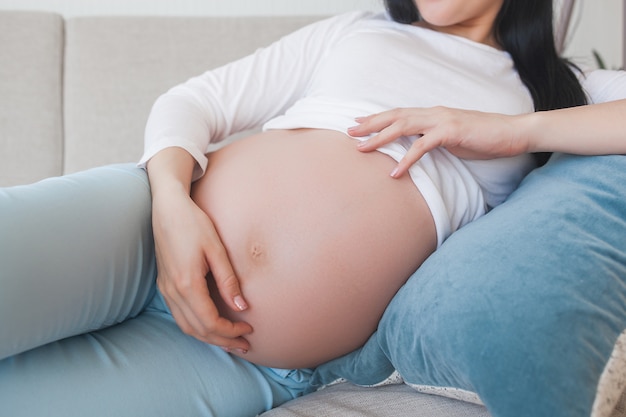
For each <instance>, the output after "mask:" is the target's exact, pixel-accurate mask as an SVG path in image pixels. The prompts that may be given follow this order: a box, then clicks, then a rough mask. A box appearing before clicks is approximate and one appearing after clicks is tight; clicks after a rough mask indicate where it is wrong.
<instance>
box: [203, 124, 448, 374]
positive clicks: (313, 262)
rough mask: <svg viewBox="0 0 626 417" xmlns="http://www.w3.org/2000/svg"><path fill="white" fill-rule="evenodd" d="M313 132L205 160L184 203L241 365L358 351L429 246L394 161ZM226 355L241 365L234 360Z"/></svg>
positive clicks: (424, 220) (282, 363) (288, 134)
mask: <svg viewBox="0 0 626 417" xmlns="http://www.w3.org/2000/svg"><path fill="white" fill-rule="evenodd" d="M354 146H355V141H354V139H351V138H349V137H348V136H346V135H344V134H342V133H339V132H331V131H324V130H297V131H269V132H266V133H263V134H260V135H257V136H254V137H250V138H247V139H243V140H241V141H239V142H236V143H235V144H232V145H229V146H227V147H226V148H224V149H222V150H220V151H218V152H215V153H214V154H212V155H211V156H210V160H209V168H208V170H207V173H206V174H205V176H204V177H203V178H202V179H201V180H199V181H198V182H196V183H195V184H194V186H193V188H192V198H193V199H194V201H195V202H196V203H197V204H198V206H199V207H200V208H201V209H202V210H203V211H205V212H206V213H207V214H208V215H209V217H210V218H211V220H212V222H213V224H214V225H215V227H216V229H217V231H218V233H219V237H220V239H221V241H222V243H223V244H224V247H225V248H226V250H227V253H228V257H229V259H230V262H231V265H232V266H233V269H234V272H235V275H236V276H237V277H238V278H239V283H240V286H241V290H242V292H243V293H244V294H245V295H246V300H247V302H248V306H249V308H248V309H247V310H245V311H242V312H237V311H235V310H234V309H232V308H229V307H228V306H226V305H225V304H224V301H222V298H221V297H219V293H218V291H217V289H216V288H215V286H214V284H212V285H210V287H209V292H210V293H211V294H215V296H214V297H213V298H214V301H215V303H216V305H217V307H218V310H219V312H220V315H222V316H224V317H226V318H228V319H230V320H232V321H245V322H246V323H249V324H250V325H251V326H252V328H253V329H254V330H253V332H252V333H250V334H247V335H246V336H245V338H246V339H247V341H248V342H249V343H250V349H249V351H248V352H247V354H246V355H245V356H244V357H245V358H246V359H248V360H250V361H252V362H255V363H259V364H262V365H267V366H273V367H280V368H300V367H310V366H315V365H317V364H320V363H322V362H324V361H326V360H329V359H331V358H334V357H336V356H339V355H341V354H345V353H347V352H349V351H351V350H353V349H355V348H357V347H358V346H360V345H361V344H363V343H364V342H365V340H367V338H368V337H369V336H370V335H371V333H372V332H373V331H374V330H375V329H376V325H377V323H378V321H379V319H380V317H381V315H382V313H383V311H384V309H385V306H386V305H387V304H388V303H389V301H390V300H391V298H392V297H393V295H394V294H395V293H396V291H397V290H398V289H399V288H400V286H401V285H402V284H403V283H404V282H405V281H406V279H407V278H408V277H409V276H410V274H411V273H412V272H413V271H415V269H417V267H418V266H419V265H420V264H421V263H422V261H423V260H424V259H425V258H426V257H427V256H428V255H429V254H430V253H432V252H433V251H434V249H435V247H436V233H435V227H434V222H433V220H432V216H431V214H430V211H429V209H428V207H427V205H426V203H425V201H424V199H423V197H422V196H421V194H420V192H419V191H418V190H417V188H416V187H415V185H414V184H413V182H412V181H411V179H410V178H409V177H408V176H405V177H404V178H402V179H399V180H394V179H392V178H390V177H389V175H387V174H388V172H389V171H390V170H391V169H392V168H393V166H394V165H395V163H396V162H395V161H394V160H392V159H391V158H390V157H388V156H386V155H384V154H381V153H379V152H372V153H367V154H364V153H359V152H355V151H354ZM233 353H235V354H241V353H239V352H237V351H234V352H233Z"/></svg>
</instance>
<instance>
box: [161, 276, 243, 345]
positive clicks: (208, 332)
mask: <svg viewBox="0 0 626 417" xmlns="http://www.w3.org/2000/svg"><path fill="white" fill-rule="evenodd" d="M160 289H161V288H160ZM161 292H162V294H163V298H164V299H165V302H166V304H167V305H168V307H169V309H170V312H171V313H172V317H173V318H174V320H175V321H176V324H177V325H178V326H179V327H180V329H181V330H182V331H183V333H185V334H187V335H190V336H193V337H195V338H197V339H199V340H201V341H203V342H206V343H211V344H215V345H220V346H231V347H233V348H238V349H249V344H248V342H247V340H245V339H243V338H242V337H241V336H243V335H246V334H250V333H251V332H252V327H251V326H250V325H249V324H248V323H244V322H231V321H230V320H228V319H225V318H223V317H220V316H219V312H218V310H217V308H216V307H215V304H214V303H213V300H212V299H211V297H210V295H209V290H208V286H207V285H206V280H205V279H200V280H198V281H197V284H195V285H192V286H190V287H189V289H188V290H186V291H182V292H181V291H178V289H176V288H174V289H169V290H165V289H162V290H161ZM226 340H228V341H229V342H228V343H226Z"/></svg>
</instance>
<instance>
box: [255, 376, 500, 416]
mask: <svg viewBox="0 0 626 417" xmlns="http://www.w3.org/2000/svg"><path fill="white" fill-rule="evenodd" d="M262 416H263V417H320V416H336V417H367V416H369V417H373V416H375V417H402V416H420V417H490V416H489V413H488V412H487V410H486V409H485V407H483V406H480V405H475V404H467V403H463V402H461V401H457V400H453V399H450V398H445V397H440V396H434V395H427V394H421V393H417V392H415V391H414V390H412V389H411V388H410V387H408V386H407V385H386V386H382V387H377V388H363V387H358V386H355V385H352V384H349V383H342V384H337V385H334V386H332V387H328V388H325V389H323V390H320V391H317V392H315V393H312V394H309V395H306V396H304V397H300V398H297V399H295V400H292V401H289V402H287V403H285V404H283V405H282V406H280V407H278V408H276V409H274V410H271V411H268V412H266V413H263V414H262Z"/></svg>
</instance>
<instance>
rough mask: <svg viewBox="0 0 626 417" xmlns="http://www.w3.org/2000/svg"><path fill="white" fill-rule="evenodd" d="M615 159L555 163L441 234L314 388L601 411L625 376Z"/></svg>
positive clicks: (534, 410) (622, 210)
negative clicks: (380, 387)
mask: <svg viewBox="0 0 626 417" xmlns="http://www.w3.org/2000/svg"><path fill="white" fill-rule="evenodd" d="M625 329H626V157H624V156H600V157H579V156H571V155H554V156H553V158H552V159H551V160H550V161H549V163H548V164H547V165H546V166H544V167H542V168H540V169H537V170H535V171H534V172H532V173H531V174H530V175H529V176H528V177H527V178H526V179H525V180H524V182H523V183H522V184H521V185H520V187H519V189H518V190H517V191H516V192H515V193H513V194H512V195H511V197H510V198H509V199H508V200H507V201H506V202H505V203H504V204H502V205H501V206H499V207H497V208H496V209H494V210H493V211H492V212H490V213H489V214H487V215H486V216H484V217H483V218H481V219H479V220H477V221H476V222H474V223H471V224H469V225H467V226H466V227H464V228H463V229H461V230H460V231H458V232H456V233H455V234H453V235H452V236H451V237H450V238H449V239H448V240H447V241H446V242H445V243H444V244H443V245H442V247H441V248H440V249H439V250H438V251H437V252H436V253H434V254H433V255H432V256H431V257H430V258H429V259H428V260H427V261H426V262H425V263H424V264H423V265H422V267H420V269H419V270H418V271H417V272H416V273H415V274H414V275H413V276H412V277H411V278H410V279H409V281H408V282H407V283H406V284H405V286H404V287H403V288H401V289H400V291H399V292H398V294H397V295H396V297H395V298H394V299H393V300H392V302H391V304H390V305H389V306H388V308H387V311H386V312H385V315H384V317H383V318H382V320H381V322H380V325H379V329H378V331H377V332H376V333H375V334H374V335H373V336H372V337H371V339H370V340H369V341H368V342H367V344H366V345H365V346H364V347H363V348H362V349H360V350H358V351H356V352H353V353H351V354H349V355H347V356H345V357H342V358H339V359H337V360H335V361H332V362H330V363H328V364H325V365H322V366H320V367H319V368H318V369H317V370H316V372H315V375H314V379H313V384H314V385H316V386H319V385H324V384H328V383H330V382H332V381H334V380H336V379H337V378H345V379H348V380H350V381H352V382H354V383H357V384H360V385H372V384H377V383H380V382H382V381H383V380H385V379H386V378H388V377H389V376H390V375H391V374H392V373H393V372H394V370H397V371H398V373H399V374H400V375H401V376H402V378H403V379H404V381H405V382H406V383H408V384H410V385H411V386H413V387H415V388H417V389H420V390H424V391H433V390H434V391H437V390H438V389H445V390H446V392H447V393H448V395H450V394H471V395H470V397H471V396H472V395H474V398H476V399H479V400H480V401H482V403H484V404H485V405H486V406H487V408H488V410H489V411H490V412H491V414H492V415H493V416H494V417H519V416H533V417H577V416H581V417H582V416H585V417H589V416H590V415H592V409H593V408H594V403H595V411H594V413H595V414H594V415H605V414H603V413H606V412H607V410H608V412H609V413H610V409H611V408H612V407H613V406H614V405H615V401H617V399H618V398H619V396H620V394H621V387H622V386H623V383H624V382H625V381H626V376H625V375H626V366H625V365H624V363H625V362H624V359H625V358H626V355H625V354H624V351H623V350H620V349H616V346H617V347H620V343H618V342H621V341H622V337H623V336H622V332H623V331H624V330H625Z"/></svg>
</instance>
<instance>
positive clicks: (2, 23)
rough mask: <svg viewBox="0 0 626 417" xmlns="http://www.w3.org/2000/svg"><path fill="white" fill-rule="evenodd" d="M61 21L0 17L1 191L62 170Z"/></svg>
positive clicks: (46, 17) (57, 18) (20, 15)
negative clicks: (6, 186)
mask: <svg viewBox="0 0 626 417" xmlns="http://www.w3.org/2000/svg"><path fill="white" fill-rule="evenodd" d="M62 68H63V19H62V18H61V17H60V16H58V15H54V14H51V13H30V12H2V13H0V186H3V185H13V184H24V183H29V182H32V181H35V180H38V179H40V178H43V177H46V176H51V175H59V174H60V173H61V172H62V171H63V116H62V112H63V109H62V106H63V100H62V88H63V84H62V80H63V74H62Z"/></svg>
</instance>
